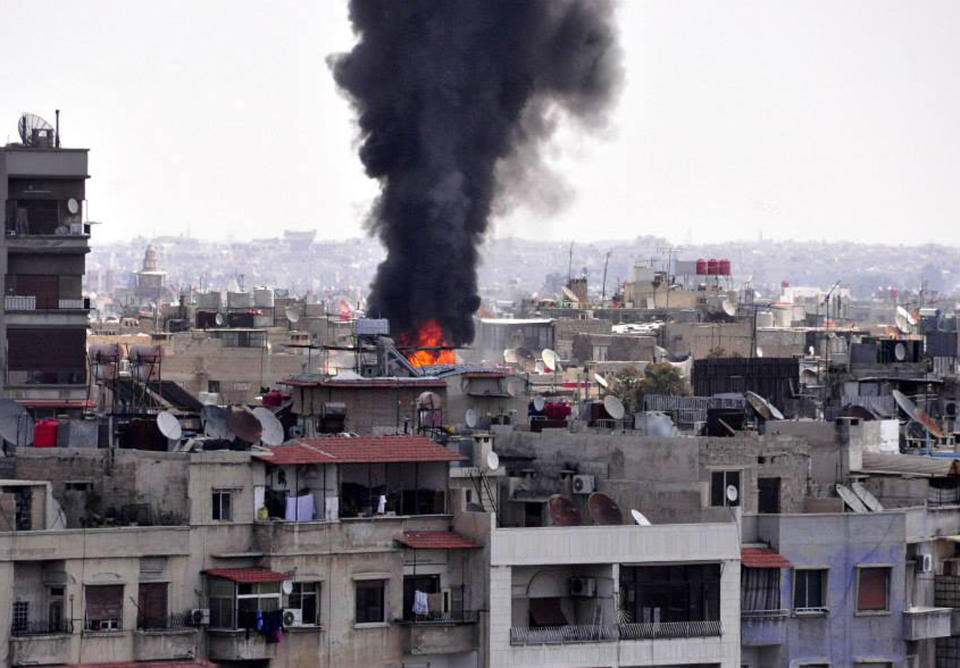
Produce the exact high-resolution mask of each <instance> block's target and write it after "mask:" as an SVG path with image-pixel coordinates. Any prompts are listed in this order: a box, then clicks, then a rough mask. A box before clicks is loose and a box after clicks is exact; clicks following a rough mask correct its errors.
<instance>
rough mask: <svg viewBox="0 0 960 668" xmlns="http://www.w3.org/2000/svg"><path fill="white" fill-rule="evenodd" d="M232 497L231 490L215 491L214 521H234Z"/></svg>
mask: <svg viewBox="0 0 960 668" xmlns="http://www.w3.org/2000/svg"><path fill="white" fill-rule="evenodd" d="M231 496H233V492H232V491H231V490H229V489H215V490H213V519H214V520H216V521H218V522H229V521H230V520H232V519H233V513H232V508H231V505H232V504H231V498H230V497H231Z"/></svg>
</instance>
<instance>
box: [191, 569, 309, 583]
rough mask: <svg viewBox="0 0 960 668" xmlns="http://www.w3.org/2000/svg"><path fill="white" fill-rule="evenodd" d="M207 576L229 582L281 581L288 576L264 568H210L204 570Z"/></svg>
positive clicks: (287, 578)
mask: <svg viewBox="0 0 960 668" xmlns="http://www.w3.org/2000/svg"><path fill="white" fill-rule="evenodd" d="M206 574H207V576H208V577H211V578H222V579H224V580H230V581H231V582H283V581H284V580H289V579H290V577H289V576H288V575H286V574H285V573H278V572H277V571H271V570H269V569H266V568H211V569H209V570H207V571H206Z"/></svg>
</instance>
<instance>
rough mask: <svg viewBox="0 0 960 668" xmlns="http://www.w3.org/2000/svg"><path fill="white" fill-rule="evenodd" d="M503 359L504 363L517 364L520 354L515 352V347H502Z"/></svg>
mask: <svg viewBox="0 0 960 668" xmlns="http://www.w3.org/2000/svg"><path fill="white" fill-rule="evenodd" d="M503 361H504V362H505V363H506V364H518V363H519V362H520V356H519V355H518V354H517V349H516V348H504V349H503Z"/></svg>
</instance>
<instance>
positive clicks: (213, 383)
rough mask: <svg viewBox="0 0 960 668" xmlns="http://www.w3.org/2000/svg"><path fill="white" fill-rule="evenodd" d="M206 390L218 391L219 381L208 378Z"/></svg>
mask: <svg viewBox="0 0 960 668" xmlns="http://www.w3.org/2000/svg"><path fill="white" fill-rule="evenodd" d="M207 392H217V393H219V392H220V381H219V380H208V381H207Z"/></svg>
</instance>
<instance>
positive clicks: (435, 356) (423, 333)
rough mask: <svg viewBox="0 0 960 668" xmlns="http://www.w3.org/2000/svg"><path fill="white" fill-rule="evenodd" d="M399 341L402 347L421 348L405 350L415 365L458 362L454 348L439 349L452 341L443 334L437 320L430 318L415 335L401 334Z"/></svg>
mask: <svg viewBox="0 0 960 668" xmlns="http://www.w3.org/2000/svg"><path fill="white" fill-rule="evenodd" d="M397 341H398V343H399V344H400V346H401V347H402V348H419V350H405V351H404V354H405V355H406V356H407V359H408V360H410V363H411V364H412V365H413V366H415V367H422V366H429V365H431V364H456V363H457V355H456V353H455V352H454V351H453V350H439V349H438V348H442V347H445V346H449V345H450V342H449V341H447V338H446V337H445V336H444V335H443V328H442V327H441V326H440V325H439V323H437V321H436V320H428V321H427V322H425V323H423V324H422V325H421V326H420V329H419V330H417V333H416V334H415V335H410V334H401V335H400V336H399V337H397Z"/></svg>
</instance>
